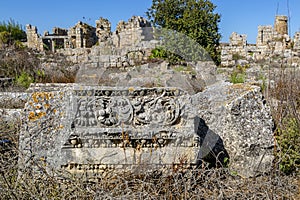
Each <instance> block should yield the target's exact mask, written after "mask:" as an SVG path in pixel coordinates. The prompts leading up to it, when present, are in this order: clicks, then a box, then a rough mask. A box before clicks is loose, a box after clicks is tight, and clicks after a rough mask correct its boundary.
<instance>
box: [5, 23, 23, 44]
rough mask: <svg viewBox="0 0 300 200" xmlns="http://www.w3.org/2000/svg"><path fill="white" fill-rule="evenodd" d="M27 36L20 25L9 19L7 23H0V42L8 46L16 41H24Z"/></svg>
mask: <svg viewBox="0 0 300 200" xmlns="http://www.w3.org/2000/svg"><path fill="white" fill-rule="evenodd" d="M26 38H27V36H26V33H25V31H24V30H23V28H22V25H20V24H19V23H16V22H15V21H14V20H12V19H10V20H9V21H8V22H0V40H1V41H2V42H3V43H5V44H8V45H12V44H14V43H15V42H16V41H22V40H26Z"/></svg>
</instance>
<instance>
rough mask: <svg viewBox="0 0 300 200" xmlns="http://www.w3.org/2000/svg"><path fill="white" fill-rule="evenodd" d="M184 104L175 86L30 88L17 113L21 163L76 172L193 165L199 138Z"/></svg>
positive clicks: (184, 96)
mask: <svg viewBox="0 0 300 200" xmlns="http://www.w3.org/2000/svg"><path fill="white" fill-rule="evenodd" d="M45 91H47V92H45ZM190 105H191V103H190V98H189V96H188V95H187V93H186V92H184V91H182V90H180V89H178V88H108V87H98V86H79V85H76V84H69V85H64V86H60V87H56V86H55V85H54V87H53V86H49V85H45V86H42V87H36V88H33V93H32V95H31V97H30V98H29V101H28V102H27V104H26V106H25V115H24V117H23V121H24V126H23V130H22V133H21V136H20V150H21V152H22V157H21V159H20V162H22V164H23V165H24V166H31V167H32V165H33V166H38V163H40V162H42V163H43V164H44V165H46V166H47V169H48V170H49V171H51V170H55V171H57V170H68V171H69V172H74V173H79V174H82V173H91V174H95V173H96V174H97V173H101V172H102V171H103V170H104V169H110V168H112V169H117V168H134V167H139V166H147V167H150V168H155V167H161V166H172V165H176V164H182V163H185V164H187V165H195V164H197V156H198V155H197V154H198V151H199V146H200V145H199V141H200V140H199V138H198V135H197V133H196V132H197V128H195V126H194V118H195V115H194V111H193V109H192V107H191V106H190ZM195 130H196V131H195ZM36 170H38V168H37V169H36Z"/></svg>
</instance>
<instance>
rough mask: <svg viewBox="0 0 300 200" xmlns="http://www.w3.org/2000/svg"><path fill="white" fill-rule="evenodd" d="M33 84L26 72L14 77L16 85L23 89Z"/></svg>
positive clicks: (31, 78)
mask: <svg viewBox="0 0 300 200" xmlns="http://www.w3.org/2000/svg"><path fill="white" fill-rule="evenodd" d="M33 82H34V78H33V77H32V76H31V75H30V74H28V73H27V72H22V73H21V74H20V75H19V76H17V77H16V84H17V85H19V86H22V87H25V88H28V87H29V85H30V84H31V83H33Z"/></svg>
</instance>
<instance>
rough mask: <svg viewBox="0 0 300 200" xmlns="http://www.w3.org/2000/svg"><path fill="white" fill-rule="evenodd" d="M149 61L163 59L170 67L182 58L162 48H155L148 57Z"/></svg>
mask: <svg viewBox="0 0 300 200" xmlns="http://www.w3.org/2000/svg"><path fill="white" fill-rule="evenodd" d="M149 58H150V59H156V58H158V59H163V60H166V61H168V62H169V63H170V64H171V65H175V64H177V63H179V62H180V61H182V58H181V57H180V56H179V55H176V54H174V53H172V52H169V51H167V50H165V49H164V48H162V47H156V48H155V49H152V51H151V55H150V57H149Z"/></svg>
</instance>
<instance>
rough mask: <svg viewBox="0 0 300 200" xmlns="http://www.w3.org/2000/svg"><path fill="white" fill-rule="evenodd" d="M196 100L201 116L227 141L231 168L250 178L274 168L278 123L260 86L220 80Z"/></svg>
mask: <svg viewBox="0 0 300 200" xmlns="http://www.w3.org/2000/svg"><path fill="white" fill-rule="evenodd" d="M192 99H193V103H192V104H193V106H194V107H195V109H197V112H198V116H199V117H200V118H201V119H203V120H204V121H205V123H206V124H207V126H208V127H209V130H210V131H211V133H214V134H217V135H219V136H220V138H222V140H223V141H224V147H225V149H226V150H227V152H228V154H229V158H230V163H229V167H230V168H231V170H233V171H236V172H238V174H240V175H242V176H246V177H248V176H255V175H257V174H260V173H264V172H268V171H269V170H270V169H271V166H272V161H273V159H274V156H273V146H274V139H273V131H272V129H273V127H274V124H273V121H272V117H271V114H270V110H269V107H268V106H267V105H266V102H265V100H263V98H262V94H261V92H260V88H259V87H257V86H251V85H243V84H236V85H232V84H230V83H226V82H218V83H216V84H214V85H211V86H209V87H208V88H207V90H205V91H203V92H202V93H198V94H195V95H194V96H193V97H192ZM210 147H211V148H213V145H211V146H210Z"/></svg>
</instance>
